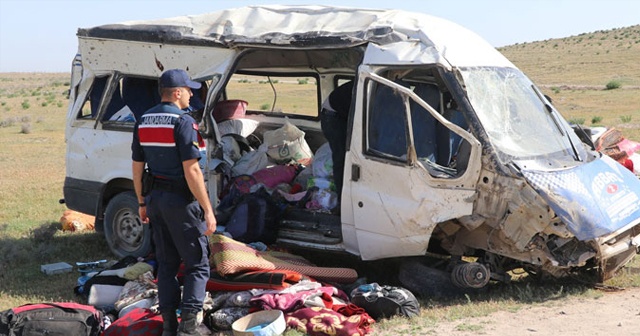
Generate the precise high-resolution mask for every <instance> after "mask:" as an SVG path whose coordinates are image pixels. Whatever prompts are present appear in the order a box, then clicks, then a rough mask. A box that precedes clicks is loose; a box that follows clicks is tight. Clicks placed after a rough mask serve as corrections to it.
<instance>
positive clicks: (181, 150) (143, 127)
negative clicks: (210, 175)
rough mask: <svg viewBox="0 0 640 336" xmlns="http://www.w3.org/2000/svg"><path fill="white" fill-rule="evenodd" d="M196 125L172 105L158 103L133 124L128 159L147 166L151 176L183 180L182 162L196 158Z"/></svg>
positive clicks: (197, 146) (197, 147) (189, 117)
mask: <svg viewBox="0 0 640 336" xmlns="http://www.w3.org/2000/svg"><path fill="white" fill-rule="evenodd" d="M199 147H200V146H199V142H198V124H197V123H196V121H195V120H194V119H193V117H191V116H190V115H188V114H186V113H185V112H184V111H182V110H180V109H179V108H178V107H177V106H175V105H174V104H173V103H160V104H158V105H156V106H155V107H153V108H151V109H149V110H148V111H147V112H145V114H144V115H142V117H141V118H140V120H139V121H138V122H137V123H136V126H135V128H134V131H133V142H132V143H131V158H132V159H133V160H134V161H139V162H140V161H144V162H146V163H147V165H148V167H149V170H150V171H151V174H153V175H155V176H161V177H165V178H169V179H176V180H177V179H181V178H183V177H184V171H183V169H182V162H183V161H186V160H191V159H199V158H200V149H199Z"/></svg>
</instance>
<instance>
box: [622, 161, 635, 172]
mask: <svg viewBox="0 0 640 336" xmlns="http://www.w3.org/2000/svg"><path fill="white" fill-rule="evenodd" d="M623 166H625V167H626V168H627V169H629V170H630V171H631V172H633V161H631V159H625V160H624V163H623Z"/></svg>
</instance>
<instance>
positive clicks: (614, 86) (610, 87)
mask: <svg viewBox="0 0 640 336" xmlns="http://www.w3.org/2000/svg"><path fill="white" fill-rule="evenodd" d="M621 86H622V83H620V81H617V80H615V79H614V80H611V81H609V83H607V85H606V88H607V90H613V89H618V88H620V87H621Z"/></svg>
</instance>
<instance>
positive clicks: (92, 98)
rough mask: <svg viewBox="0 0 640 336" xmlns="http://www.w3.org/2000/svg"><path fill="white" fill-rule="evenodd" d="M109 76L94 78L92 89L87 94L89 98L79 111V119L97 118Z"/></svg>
mask: <svg viewBox="0 0 640 336" xmlns="http://www.w3.org/2000/svg"><path fill="white" fill-rule="evenodd" d="M108 80H109V76H102V77H96V78H95V79H94V80H93V85H92V86H91V90H90V91H89V94H88V95H87V99H86V100H85V102H84V104H83V105H82V109H80V112H78V119H95V118H96V116H97V115H98V111H99V108H100V102H101V101H102V96H103V95H104V89H105V87H106V85H107V81H108Z"/></svg>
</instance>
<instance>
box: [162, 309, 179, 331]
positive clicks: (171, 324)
mask: <svg viewBox="0 0 640 336" xmlns="http://www.w3.org/2000/svg"><path fill="white" fill-rule="evenodd" d="M177 334H178V317H177V316H176V310H175V309H171V310H169V311H167V312H162V336H176V335H177Z"/></svg>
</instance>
